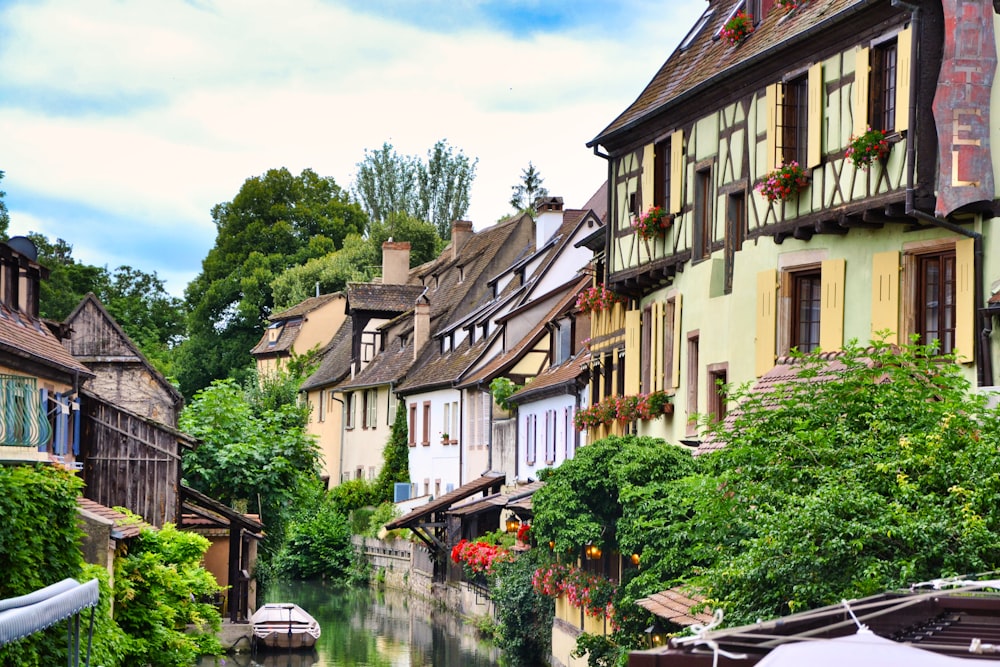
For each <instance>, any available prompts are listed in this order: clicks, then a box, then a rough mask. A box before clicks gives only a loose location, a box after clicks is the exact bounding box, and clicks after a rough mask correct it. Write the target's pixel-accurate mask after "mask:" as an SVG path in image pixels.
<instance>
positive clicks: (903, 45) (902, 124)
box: [896, 26, 913, 132]
mask: <svg viewBox="0 0 1000 667" xmlns="http://www.w3.org/2000/svg"><path fill="white" fill-rule="evenodd" d="M912 56H913V32H912V31H911V30H910V28H909V26H907V27H906V28H905V29H903V30H901V31H900V33H899V36H898V37H897V38H896V131H897V132H903V131H904V130H906V129H907V128H908V127H909V122H910V58H911V57H912Z"/></svg>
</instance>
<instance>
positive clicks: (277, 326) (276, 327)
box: [267, 322, 281, 345]
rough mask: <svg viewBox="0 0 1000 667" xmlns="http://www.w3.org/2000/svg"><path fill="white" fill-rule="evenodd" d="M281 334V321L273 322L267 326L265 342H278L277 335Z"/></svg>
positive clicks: (272, 343) (270, 343)
mask: <svg viewBox="0 0 1000 667" xmlns="http://www.w3.org/2000/svg"><path fill="white" fill-rule="evenodd" d="M280 335H281V322H275V323H274V324H272V325H271V326H269V327H268V328H267V344H268V345H274V344H275V343H277V342H278V336H280Z"/></svg>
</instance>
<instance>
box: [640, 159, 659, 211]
mask: <svg viewBox="0 0 1000 667" xmlns="http://www.w3.org/2000/svg"><path fill="white" fill-rule="evenodd" d="M641 178H642V181H641V182H640V185H639V188H640V191H639V194H640V195H641V197H640V199H641V201H640V203H639V211H640V212H645V211H646V210H647V209H648V208H649V207H650V206H652V205H653V204H655V203H656V202H654V201H653V197H654V195H653V192H654V190H653V188H654V187H655V184H656V146H654V145H653V144H646V147H645V148H643V149H642V177H641Z"/></svg>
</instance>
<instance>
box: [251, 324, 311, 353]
mask: <svg viewBox="0 0 1000 667" xmlns="http://www.w3.org/2000/svg"><path fill="white" fill-rule="evenodd" d="M279 322H281V323H280V324H273V325H271V326H272V327H280V328H281V331H280V332H278V337H277V338H276V339H275V340H274V342H271V341H270V340H269V339H270V333H271V329H270V328H268V329H265V330H264V335H263V336H261V339H260V342H258V343H257V345H255V346H254V348H253V349H252V350H250V354H253V355H260V354H276V353H278V352H287V351H288V350H290V349H291V348H292V345H294V344H295V339H296V338H297V337H298V335H299V331H300V330H301V329H302V318H301V317H299V318H297V319H294V320H285V321H280V320H279Z"/></svg>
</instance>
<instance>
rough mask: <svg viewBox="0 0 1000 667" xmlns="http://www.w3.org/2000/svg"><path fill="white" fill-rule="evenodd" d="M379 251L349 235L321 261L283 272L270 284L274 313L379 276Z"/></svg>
mask: <svg viewBox="0 0 1000 667" xmlns="http://www.w3.org/2000/svg"><path fill="white" fill-rule="evenodd" d="M380 255H381V250H380V251H379V253H378V254H376V253H375V250H374V246H373V244H372V243H371V242H370V241H369V240H368V239H365V238H362V237H361V235H360V234H349V235H348V236H347V238H346V239H344V246H343V247H342V248H341V249H340V250H337V251H334V252H331V253H329V254H327V255H324V256H322V257H317V258H315V259H310V260H309V261H308V262H306V263H305V264H298V265H296V266H292V267H289V268H287V269H285V270H284V271H282V272H281V273H280V274H279V275H278V276H277V277H275V279H274V280H273V281H272V282H271V289H272V291H273V294H274V309H275V310H276V311H281V310H285V309H287V308H291V307H292V306H294V305H295V304H297V303H301V302H302V301H304V300H306V299H308V298H309V297H312V296H316V292H317V289H318V291H319V293H320V294H331V293H333V292H340V291H342V290H343V289H344V288H345V287H347V283H349V282H368V281H369V280H371V279H372V278H374V277H375V276H377V275H378V269H377V266H378V263H379V262H380Z"/></svg>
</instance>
